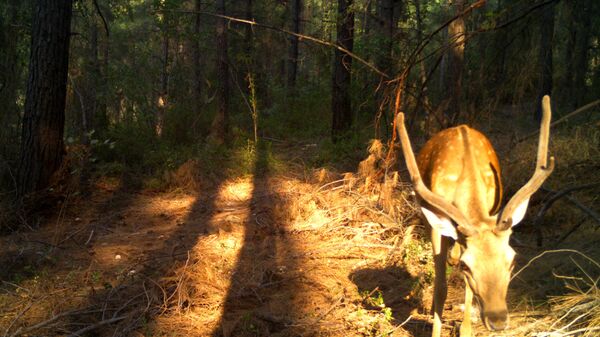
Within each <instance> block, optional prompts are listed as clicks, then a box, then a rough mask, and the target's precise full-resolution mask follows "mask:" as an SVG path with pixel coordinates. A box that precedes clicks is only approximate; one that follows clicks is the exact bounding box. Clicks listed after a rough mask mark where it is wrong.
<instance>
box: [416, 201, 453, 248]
mask: <svg viewBox="0 0 600 337" xmlns="http://www.w3.org/2000/svg"><path fill="white" fill-rule="evenodd" d="M421 211H423V214H424V215H425V218H427V222H429V224H430V225H431V227H433V228H435V229H437V230H438V231H440V234H442V235H443V236H448V237H451V238H453V239H454V240H457V239H458V233H457V232H456V227H454V225H453V224H452V221H451V220H450V218H449V217H447V216H440V215H438V214H436V213H434V212H432V211H430V210H428V209H427V208H425V207H421Z"/></svg>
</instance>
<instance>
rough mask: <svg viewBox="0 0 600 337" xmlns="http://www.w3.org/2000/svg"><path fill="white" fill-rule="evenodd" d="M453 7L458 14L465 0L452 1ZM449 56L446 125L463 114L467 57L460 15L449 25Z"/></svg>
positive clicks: (446, 72) (447, 62) (446, 73)
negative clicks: (464, 74) (463, 87)
mask: <svg viewBox="0 0 600 337" xmlns="http://www.w3.org/2000/svg"><path fill="white" fill-rule="evenodd" d="M450 3H451V4H452V7H453V11H452V13H453V14H452V15H458V14H459V13H462V11H463V10H464V5H465V3H464V0H453V1H450ZM448 43H449V48H448V57H447V60H446V71H445V81H444V82H445V85H444V89H445V91H446V104H447V108H446V118H447V121H446V124H447V125H446V126H449V125H452V124H454V123H455V122H456V120H457V119H458V117H459V116H460V114H461V106H460V103H461V99H460V97H461V94H462V80H463V66H464V57H465V20H464V18H463V17H462V16H459V17H458V18H457V19H456V20H454V21H452V22H451V23H450V24H449V25H448Z"/></svg>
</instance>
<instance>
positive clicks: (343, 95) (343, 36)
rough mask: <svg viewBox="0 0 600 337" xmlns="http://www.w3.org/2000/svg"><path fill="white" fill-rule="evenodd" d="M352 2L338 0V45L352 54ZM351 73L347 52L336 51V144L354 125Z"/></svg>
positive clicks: (333, 98)
mask: <svg viewBox="0 0 600 337" xmlns="http://www.w3.org/2000/svg"><path fill="white" fill-rule="evenodd" d="M352 2H353V1H352V0H338V18H337V44H338V45H340V46H342V47H343V48H345V49H346V50H348V51H350V52H351V51H352V48H353V45H354V13H353V12H352V10H351V9H350V6H352ZM351 71H352V58H351V57H350V56H348V55H347V54H346V53H345V52H342V51H340V50H338V49H336V50H335V62H334V70H333V88H332V93H331V95H332V100H331V108H332V110H333V122H332V125H331V134H332V139H333V141H334V142H335V141H337V140H338V139H339V138H340V136H342V135H343V133H344V132H346V131H347V130H349V129H350V126H351V125H352V105H351V100H350V82H351Z"/></svg>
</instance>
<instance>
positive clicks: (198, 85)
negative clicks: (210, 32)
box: [192, 0, 203, 115]
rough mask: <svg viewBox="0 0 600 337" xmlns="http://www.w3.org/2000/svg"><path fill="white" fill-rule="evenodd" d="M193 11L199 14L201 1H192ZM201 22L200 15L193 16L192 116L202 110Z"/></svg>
mask: <svg viewBox="0 0 600 337" xmlns="http://www.w3.org/2000/svg"><path fill="white" fill-rule="evenodd" d="M194 10H195V11H196V12H200V11H201V10H202V0H195V1H194ZM201 24H202V20H201V17H200V13H196V14H195V15H194V35H193V38H192V64H193V67H194V93H193V100H194V103H193V105H194V114H196V115H198V114H200V111H201V110H202V105H203V102H202V81H203V78H202V64H201V63H200V29H201V28H202V26H201Z"/></svg>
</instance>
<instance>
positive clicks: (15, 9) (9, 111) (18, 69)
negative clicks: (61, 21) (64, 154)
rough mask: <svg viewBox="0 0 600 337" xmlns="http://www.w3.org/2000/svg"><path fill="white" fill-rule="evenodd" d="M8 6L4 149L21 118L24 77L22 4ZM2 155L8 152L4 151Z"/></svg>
mask: <svg viewBox="0 0 600 337" xmlns="http://www.w3.org/2000/svg"><path fill="white" fill-rule="evenodd" d="M6 5H7V7H8V8H7V10H6V13H7V17H6V18H4V17H2V16H1V15H0V46H2V47H0V107H1V108H0V125H2V127H0V144H2V146H3V147H4V146H7V145H8V143H9V142H8V141H5V139H6V140H8V139H10V137H11V136H12V133H11V132H10V131H13V132H14V131H16V130H13V128H11V127H9V125H10V124H11V123H15V124H16V121H17V119H18V116H19V107H18V105H17V90H18V88H19V83H20V79H21V75H22V66H21V65H20V62H19V54H18V51H17V41H18V40H19V38H22V34H21V33H19V31H18V30H17V29H16V26H17V25H18V24H20V23H19V22H18V20H19V15H18V13H19V10H20V9H21V6H22V4H21V2H20V1H18V0H10V1H9V2H8V3H7V4H6ZM4 20H6V21H4ZM0 153H7V151H4V149H2V151H0Z"/></svg>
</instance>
